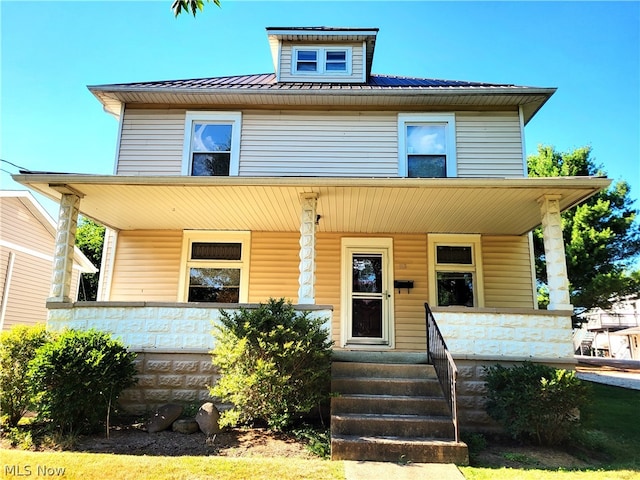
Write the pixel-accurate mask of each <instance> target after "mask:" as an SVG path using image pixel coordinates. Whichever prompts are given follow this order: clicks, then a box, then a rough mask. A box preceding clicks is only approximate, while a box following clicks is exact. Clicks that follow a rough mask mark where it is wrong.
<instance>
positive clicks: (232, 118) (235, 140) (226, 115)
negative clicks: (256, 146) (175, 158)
mask: <svg viewBox="0 0 640 480" xmlns="http://www.w3.org/2000/svg"><path fill="white" fill-rule="evenodd" d="M194 122H203V123H220V124H231V125H232V128H231V155H230V159H229V176H230V177H231V176H237V175H238V174H239V171H240V133H241V129H242V113H241V112H200V111H187V112H186V114H185V121H184V145H183V149H182V175H191V135H192V132H193V123H194Z"/></svg>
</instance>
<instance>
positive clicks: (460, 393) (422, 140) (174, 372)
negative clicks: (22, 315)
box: [14, 27, 609, 461]
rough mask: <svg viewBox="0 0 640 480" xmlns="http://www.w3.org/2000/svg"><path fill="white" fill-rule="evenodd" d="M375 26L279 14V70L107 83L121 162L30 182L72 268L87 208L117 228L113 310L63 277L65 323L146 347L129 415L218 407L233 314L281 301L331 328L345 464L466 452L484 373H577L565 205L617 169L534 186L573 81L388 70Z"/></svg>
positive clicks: (109, 247) (112, 253)
mask: <svg viewBox="0 0 640 480" xmlns="http://www.w3.org/2000/svg"><path fill="white" fill-rule="evenodd" d="M377 34H378V29H376V28H327V27H286V28H280V27H269V28H267V37H268V41H269V45H270V46H271V53H272V56H273V62H274V72H272V73H266V74H256V75H240V76H232V77H213V78H204V79H192V80H175V81H161V82H140V83H129V84H115V85H98V86H90V87H89V90H90V91H91V92H92V93H93V94H94V95H95V96H96V98H97V99H98V100H99V101H100V103H101V104H102V106H103V108H104V109H105V110H106V111H107V112H109V113H111V114H112V115H114V116H115V117H117V118H118V121H119V125H120V128H119V135H118V139H117V142H118V143H117V161H116V165H115V173H114V175H78V174H31V173H21V174H19V175H15V176H14V179H15V180H16V181H18V182H20V183H22V184H24V185H26V186H29V187H30V188H32V189H34V190H37V191H39V192H41V193H43V194H44V195H47V196H49V197H50V198H53V199H55V200H56V201H59V202H60V204H61V221H60V222H59V225H60V228H59V232H58V247H59V248H58V250H57V252H58V253H59V259H60V265H63V264H64V262H68V261H70V250H69V248H68V247H69V245H71V242H72V238H71V236H70V235H69V234H68V231H67V230H66V228H67V227H65V225H67V226H68V225H71V224H72V223H73V222H74V219H75V217H76V215H77V214H78V212H82V214H83V215H86V216H87V217H90V218H93V219H95V220H96V221H98V222H100V223H102V224H104V225H105V226H107V227H108V232H107V235H106V243H105V248H104V252H105V253H104V260H103V269H102V271H103V276H102V279H101V284H100V292H99V301H98V302H96V303H91V304H77V303H74V302H72V301H71V299H70V298H69V288H70V279H69V278H68V277H67V276H65V274H63V273H62V270H61V272H60V274H59V275H56V276H55V283H54V286H53V288H54V291H55V295H53V298H51V299H50V302H49V304H48V306H49V324H50V326H51V328H61V327H63V326H76V327H84V328H86V327H95V328H100V329H104V330H107V331H110V332H112V333H113V334H114V335H116V336H120V337H121V338H122V339H123V340H124V341H125V342H126V343H127V344H128V345H129V346H130V348H132V349H133V350H135V351H137V352H139V353H140V370H141V376H140V384H139V387H138V388H137V389H136V390H132V391H129V392H128V394H127V398H125V399H124V400H125V401H126V403H127V404H128V405H129V407H130V408H134V409H140V410H142V409H144V408H146V407H149V406H153V405H157V404H159V403H163V402H167V401H187V402H192V401H198V400H202V399H204V398H207V397H206V396H207V391H206V389H205V388H204V385H206V384H207V383H211V381H213V376H214V375H215V372H213V371H212V370H211V362H210V359H209V358H208V354H207V353H208V351H209V350H210V349H211V347H212V346H213V345H212V338H211V335H210V329H211V322H212V321H215V320H216V318H217V316H218V312H219V309H220V308H225V309H233V308H237V307H238V306H240V305H247V304H255V303H258V302H265V301H266V300H268V299H269V298H270V297H274V298H279V297H285V298H287V299H290V300H291V301H292V302H293V303H294V304H296V305H297V307H298V308H300V309H305V310H311V311H313V312H315V314H317V315H319V316H322V317H323V318H326V319H327V328H328V329H329V330H330V332H331V337H332V339H333V341H334V345H335V364H334V375H335V377H336V378H335V379H334V390H335V391H336V392H337V393H340V394H341V395H340V400H335V402H334V406H333V412H332V413H333V417H332V435H333V456H334V458H357V459H390V458H394V455H397V454H398V452H400V454H402V455H406V458H408V459H411V460H413V461H436V460H438V459H439V460H443V459H446V458H454V459H456V461H464V455H466V449H465V448H462V449H460V448H458V447H460V446H461V444H460V442H459V434H458V430H459V428H461V429H469V430H472V429H475V428H490V427H491V424H490V422H489V420H488V418H487V416H486V414H485V413H484V410H483V406H482V392H483V385H484V382H483V378H482V375H483V373H482V372H483V370H482V367H483V366H484V365H487V364H492V363H495V362H496V361H502V362H519V361H523V360H530V361H536V362H544V363H548V364H554V365H563V366H571V365H573V349H572V341H571V319H570V317H571V314H572V306H571V304H570V301H569V293H568V288H567V276H566V265H565V260H564V245H563V240H562V235H561V228H562V227H561V221H560V213H561V212H562V211H564V210H567V209H569V208H572V207H573V206H575V205H577V204H579V203H581V202H583V201H584V200H586V199H587V198H589V197H590V196H592V195H594V194H595V193H597V192H598V191H599V190H600V189H602V188H605V187H607V185H608V184H609V180H608V179H605V178H591V177H580V178H527V168H526V159H525V150H524V141H523V139H524V134H523V132H524V128H525V126H526V124H527V123H528V122H529V121H530V120H531V118H532V117H533V116H534V115H535V114H536V112H537V111H538V110H539V109H540V108H541V107H542V106H543V105H544V104H545V102H546V101H547V100H548V99H549V98H550V97H551V95H552V94H553V93H554V92H555V89H554V88H546V87H545V88H539V87H527V86H517V85H496V84H487V83H480V82H466V81H448V80H435V79H426V78H406V77H398V76H392V75H376V74H372V73H371V65H372V61H373V55H374V50H375V44H376V39H377ZM540 224H542V226H543V228H544V236H545V254H546V260H547V265H548V278H549V288H550V297H551V303H550V305H549V309H548V310H539V309H538V307H537V304H536V283H535V273H534V267H533V250H532V241H531V231H532V230H533V229H534V228H536V227H537V226H539V225H540ZM425 304H428V305H429V307H426V306H425ZM425 364H426V366H425ZM380 365H386V366H389V365H392V366H391V367H388V368H387V367H385V368H383V367H381V366H380ZM407 365H409V366H407ZM376 369H377V370H376ZM372 372H376V373H375V374H374V373H372ZM372 375H373V376H376V375H377V376H381V377H383V378H386V380H385V381H382V382H378V383H379V385H378V386H377V387H374V388H373V390H372V391H371V392H369V393H366V392H365V390H366V388H368V387H366V388H365V387H362V388H363V389H362V390H360V391H349V387H347V386H346V385H351V386H354V385H359V383H358V382H359V381H360V380H362V378H366V377H367V376H368V377H371V376H372ZM436 376H437V378H438V380H432V381H433V382H436V384H437V385H438V387H437V389H438V391H439V392H440V393H439V394H438V395H439V396H440V397H443V398H444V400H442V401H443V402H445V408H444V410H445V413H442V412H441V411H440V410H438V412H440V413H435V412H431V413H430V412H429V410H428V409H429V408H430V407H428V404H429V401H428V400H429V399H430V398H431V397H432V396H433V392H431V393H429V392H426V391H425V390H421V389H420V388H418V389H417V390H415V392H417V393H415V395H413V394H412V395H413V396H417V397H420V398H419V400H420V401H419V402H418V404H419V405H418V406H417V407H414V410H411V412H410V413H407V411H405V410H402V409H400V408H399V407H398V409H396V406H395V405H396V404H400V403H402V404H403V405H405V404H407V403H411V402H412V401H413V400H415V399H409V400H407V399H406V398H405V397H407V395H406V392H407V391H411V392H414V389H413V386H411V385H409V386H407V385H405V384H406V383H407V382H408V383H411V384H413V383H416V382H414V380H416V377H425V378H427V377H428V378H431V377H433V379H435V378H436ZM403 379H404V380H403ZM422 380H423V381H425V379H424V378H422ZM416 381H417V380H416ZM412 382H413V383H412ZM361 383H362V382H361ZM365 383H366V382H365ZM391 385H400V387H398V390H397V391H395V390H394V391H393V392H392V391H387V390H385V388H391V387H390V386H391ZM369 386H370V385H369ZM405 387H406V389H405ZM376 388H377V390H376ZM394 388H395V387H394ZM407 389H408V390H407ZM394 392H395V393H394ZM402 392H405V393H402ZM420 392H422V393H420ZM443 392H444V393H443ZM393 395H396V396H399V397H402V398H399V399H396V400H390V401H389V402H387V400H385V399H388V397H389V396H393ZM410 396H411V395H410ZM425 398H426V399H427V400H425ZM405 400H406V401H405ZM349 402H351V403H349ZM385 402H386V403H385ZM393 402H395V403H393ZM420 402H422V403H420ZM413 403H414V404H416V402H413ZM347 404H348V405H347ZM353 404H356V405H355V406H354V405H353ZM365 404H367V405H368V406H367V407H366V408H365V406H364V405H365ZM360 405H361V406H362V409H361V410H359V408H360V407H359V406H360ZM371 405H374V406H376V408H378V407H379V408H383V410H375V408H374V409H373V410H371V411H365V410H366V409H367V408H370V407H371ZM415 409H418V410H415ZM429 414H430V415H429ZM403 415H405V417H406V415H409V416H410V417H411V418H410V419H409V420H407V418H404V419H403V418H402V417H403ZM373 417H375V418H373ZM427 417H429V418H430V417H438V418H441V417H444V418H445V420H446V418H448V420H446V421H443V422H444V424H446V425H445V426H443V427H442V428H440V429H439V430H438V428H439V427H438V428H435V430H429V426H428V425H427V424H428V423H429V418H427ZM444 424H443V425H444ZM441 426H442V425H441ZM458 426H459V428H458ZM399 437H400V438H399ZM434 438H435V439H439V440H442V441H443V442H445V443H446V445H449V446H451V448H450V452H454V453H451V455H452V457H447V455H448V454H447V453H446V451H447V447H443V448H442V449H437V448H435V447H433V445H434V444H433V443H429V442H430V441H432V440H433V439H434ZM372 439H373V440H372ZM425 442H426V443H425ZM447 442H448V443H447ZM372 445H374V446H372ZM434 448H435V450H434ZM443 452H445V453H443ZM455 452H458V453H455ZM460 452H462V453H460ZM456 455H458V456H456ZM395 458H396V459H397V458H398V457H395Z"/></svg>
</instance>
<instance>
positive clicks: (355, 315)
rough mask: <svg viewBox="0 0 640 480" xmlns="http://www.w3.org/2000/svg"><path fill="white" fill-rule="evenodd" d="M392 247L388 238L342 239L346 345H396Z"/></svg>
mask: <svg viewBox="0 0 640 480" xmlns="http://www.w3.org/2000/svg"><path fill="white" fill-rule="evenodd" d="M392 248H393V243H392V240H391V239H388V238H345V239H343V242H342V282H343V288H342V302H341V306H342V332H343V334H342V344H343V346H378V347H392V346H393V325H392V323H393V322H392V312H393V297H392V293H393V280H392V277H393V272H392V265H393V264H392Z"/></svg>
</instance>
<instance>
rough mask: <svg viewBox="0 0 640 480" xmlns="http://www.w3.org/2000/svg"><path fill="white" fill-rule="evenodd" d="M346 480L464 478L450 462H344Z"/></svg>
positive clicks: (437, 479) (462, 479)
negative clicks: (404, 463)
mask: <svg viewBox="0 0 640 480" xmlns="http://www.w3.org/2000/svg"><path fill="white" fill-rule="evenodd" d="M344 473H345V477H346V478H347V480H429V479H434V480H464V475H462V473H461V472H460V470H458V467H456V466H455V465H454V464H452V463H409V464H406V465H401V464H397V463H387V462H353V461H345V462H344Z"/></svg>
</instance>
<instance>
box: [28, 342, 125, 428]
mask: <svg viewBox="0 0 640 480" xmlns="http://www.w3.org/2000/svg"><path fill="white" fill-rule="evenodd" d="M135 356H136V355H135V354H134V353H131V352H127V350H126V348H125V347H124V346H123V345H122V344H121V343H120V342H119V341H117V340H112V339H111V338H110V337H109V335H108V334H106V333H103V332H98V331H95V330H88V331H79V330H67V331H65V332H64V333H62V334H60V336H59V337H58V338H57V339H56V340H54V341H53V342H50V343H47V344H45V345H43V346H42V347H40V348H39V349H38V351H37V352H36V356H35V358H34V359H33V360H32V361H31V362H30V363H29V372H28V375H29V379H30V383H31V387H32V389H33V392H34V394H35V395H36V398H37V401H36V407H37V412H38V417H39V419H41V420H50V421H51V422H53V425H54V426H55V427H56V428H57V429H58V430H59V431H60V432H61V433H80V432H83V431H91V430H94V429H95V428H96V427H97V426H98V425H99V423H100V421H101V420H102V419H106V422H107V434H108V423H109V414H110V412H111V410H112V407H113V406H114V405H115V402H116V400H117V398H118V395H120V393H121V392H122V390H124V389H125V388H127V387H129V386H132V385H133V384H134V383H135V374H136V369H135V366H134V363H133V361H134V359H135Z"/></svg>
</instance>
